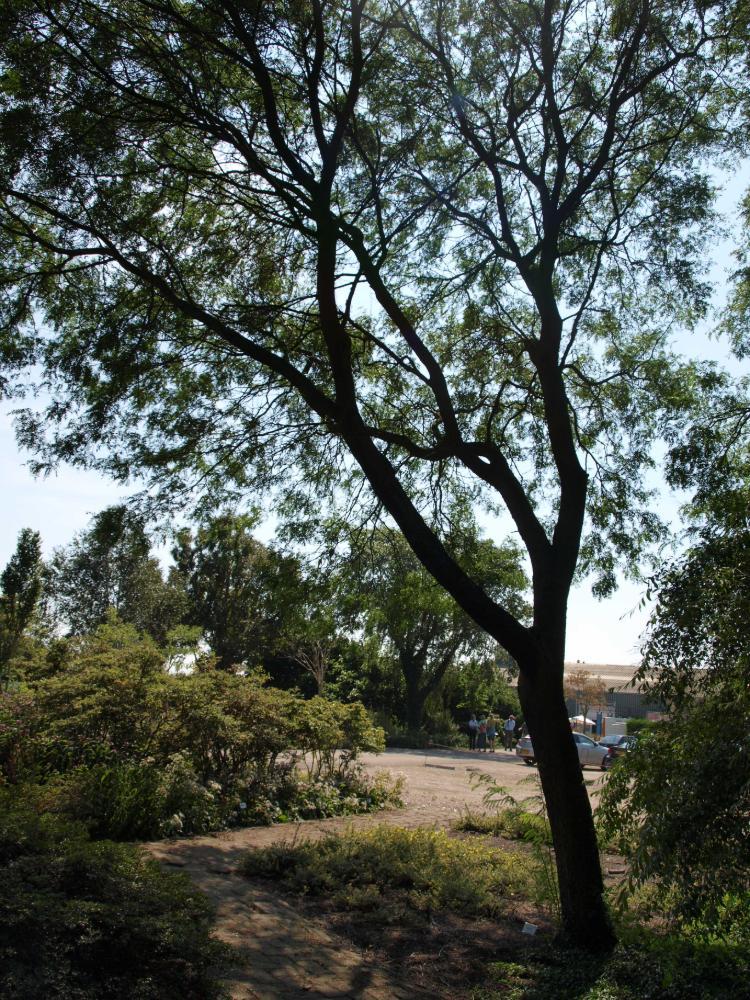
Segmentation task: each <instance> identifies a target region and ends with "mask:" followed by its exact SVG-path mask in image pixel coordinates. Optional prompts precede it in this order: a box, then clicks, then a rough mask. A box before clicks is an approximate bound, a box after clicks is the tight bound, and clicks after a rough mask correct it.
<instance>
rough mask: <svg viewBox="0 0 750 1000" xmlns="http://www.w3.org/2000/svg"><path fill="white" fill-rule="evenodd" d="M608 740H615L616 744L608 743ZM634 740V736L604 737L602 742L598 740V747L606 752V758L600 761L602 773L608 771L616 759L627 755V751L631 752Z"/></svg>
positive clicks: (635, 738)
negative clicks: (603, 748)
mask: <svg viewBox="0 0 750 1000" xmlns="http://www.w3.org/2000/svg"><path fill="white" fill-rule="evenodd" d="M609 740H613V741H614V740H616V742H611V743H610V742H608V741H609ZM636 740H637V737H636V736H618V737H614V736H605V737H604V739H603V740H600V742H599V746H601V747H605V748H606V750H607V756H606V757H605V758H604V760H602V771H608V770H609V769H610V767H612V765H613V764H614V762H615V761H616V760H617V758H618V757H621V756H622V755H623V754H624V753H627V751H628V750H632V749H633V747H634V746H635V744H636Z"/></svg>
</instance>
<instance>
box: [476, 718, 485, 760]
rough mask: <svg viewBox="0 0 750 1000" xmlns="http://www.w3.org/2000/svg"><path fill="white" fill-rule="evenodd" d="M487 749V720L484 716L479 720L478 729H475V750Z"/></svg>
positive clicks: (482, 750)
mask: <svg viewBox="0 0 750 1000" xmlns="http://www.w3.org/2000/svg"><path fill="white" fill-rule="evenodd" d="M486 749H487V720H486V719H485V717H484V716H482V718H481V719H480V720H479V729H478V730H477V750H479V751H480V752H481V753H484V752H485V750H486Z"/></svg>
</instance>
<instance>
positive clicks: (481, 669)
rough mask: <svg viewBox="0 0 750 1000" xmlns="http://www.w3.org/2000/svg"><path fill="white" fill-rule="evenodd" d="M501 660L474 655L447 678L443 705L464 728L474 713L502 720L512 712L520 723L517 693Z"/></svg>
mask: <svg viewBox="0 0 750 1000" xmlns="http://www.w3.org/2000/svg"><path fill="white" fill-rule="evenodd" d="M498 659H499V657H497V656H487V657H477V656H473V655H472V656H470V657H469V658H468V659H467V660H465V661H464V662H462V663H460V664H458V665H457V666H455V667H453V668H452V669H451V670H450V671H449V672H448V674H447V675H446V678H445V684H444V686H443V690H442V692H441V694H442V699H443V702H444V703H445V704H446V705H447V706H448V707H449V708H450V710H451V713H452V715H453V717H454V718H457V719H460V720H461V723H462V724H463V725H464V728H465V723H466V722H467V721H468V719H469V716H470V715H471V713H472V712H474V713H477V712H487V713H491V714H493V715H495V716H499V717H500V718H502V719H506V718H507V717H508V716H509V715H510V714H511V712H512V713H513V715H515V716H516V718H517V719H518V718H519V716H520V715H521V704H520V702H519V700H518V690H517V688H516V687H515V685H511V684H510V683H509V682H508V678H507V674H506V670H505V669H504V668H503V667H502V666H500V664H499V663H498Z"/></svg>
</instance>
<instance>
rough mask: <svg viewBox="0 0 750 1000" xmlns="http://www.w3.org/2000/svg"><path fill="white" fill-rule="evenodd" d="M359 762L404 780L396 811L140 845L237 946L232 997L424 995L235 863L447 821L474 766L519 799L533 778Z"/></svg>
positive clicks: (502, 761)
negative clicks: (348, 830)
mask: <svg viewBox="0 0 750 1000" xmlns="http://www.w3.org/2000/svg"><path fill="white" fill-rule="evenodd" d="M362 763H363V764H364V766H365V768H366V769H367V770H368V771H370V772H372V773H374V772H377V771H383V770H387V771H389V772H390V773H392V774H394V775H398V774H401V775H403V776H404V779H405V788H404V800H405V807H404V808H403V809H393V810H386V811H384V812H380V813H375V814H372V815H369V816H356V817H348V818H345V819H330V820H309V821H307V822H304V823H294V824H283V825H279V826H272V827H248V828H245V829H241V830H232V831H228V832H225V833H219V834H214V835H212V836H205V837H193V838H189V839H185V840H171V841H159V842H157V843H152V844H147V845H145V846H146V849H147V850H148V851H149V852H150V853H151V854H152V855H153V857H155V858H156V859H157V860H158V861H160V862H161V863H162V864H164V865H168V866H174V867H177V868H180V869H181V870H183V871H185V872H186V873H187V874H188V875H189V876H190V877H191V879H192V880H193V881H194V882H195V884H196V885H197V886H198V887H199V888H200V889H201V890H202V891H203V892H204V893H205V894H206V895H207V896H208V897H209V898H210V899H211V900H212V901H213V903H214V905H215V906H216V910H217V916H216V931H215V933H216V936H217V937H218V938H219V939H220V940H222V941H224V942H226V943H227V944H230V945H232V946H234V947H235V948H237V949H238V950H239V951H240V953H241V954H242V955H243V959H244V965H243V967H242V968H235V969H233V970H232V972H231V978H230V979H229V980H228V981H227V987H228V989H229V991H230V995H231V996H232V997H233V998H235V1000H249V998H252V1000H299V998H303V997H304V998H315V1000H317V998H327V1000H329V998H330V1000H332V998H341V1000H343V998H352V1000H354V998H356V1000H390V998H393V1000H401V998H406V997H424V998H425V1000H426V998H427V996H428V994H426V993H424V992H420V991H419V990H417V989H416V988H415V984H414V983H413V982H411V983H401V982H399V981H398V978H397V976H396V975H395V973H394V972H393V971H391V970H389V969H388V968H387V967H384V966H383V963H382V961H381V960H380V959H378V961H377V963H376V962H375V961H374V959H373V958H372V956H368V954H367V953H363V952H361V951H358V950H357V949H355V948H351V947H343V946H342V944H341V942H340V940H338V939H337V938H335V937H334V936H332V935H331V934H329V933H328V932H327V931H326V930H325V928H324V927H322V926H321V925H320V924H317V923H313V922H311V921H310V920H309V918H307V917H306V916H305V915H304V914H302V913H299V912H298V911H297V910H296V909H295V907H294V905H293V904H292V903H291V902H289V901H288V900H287V899H285V898H284V897H282V896H280V895H279V894H277V893H275V892H273V891H272V890H271V889H268V888H266V887H265V886H263V885H259V884H257V883H252V882H249V881H247V880H246V879H244V878H242V877H241V876H239V875H238V874H236V866H237V864H238V862H239V860H240V858H241V857H242V855H243V854H244V853H245V852H246V851H247V850H249V849H250V848H253V847H263V846H266V845H268V844H272V843H277V842H279V841H282V840H290V839H293V838H296V839H300V838H304V839H317V838H319V837H321V836H325V835H326V834H327V833H329V832H332V831H335V830H340V829H344V828H345V827H347V826H354V827H361V826H370V825H372V824H373V823H388V824H392V825H396V826H407V827H416V826H430V827H447V826H448V825H449V824H450V823H451V821H452V820H454V819H456V818H457V817H458V816H459V815H460V814H461V812H462V811H463V809H464V808H465V807H466V806H469V807H472V808H477V809H478V808H481V804H482V790H481V789H476V788H472V786H471V778H472V774H473V773H475V772H476V771H484V772H486V773H489V774H492V775H493V777H494V778H495V779H496V780H497V781H498V783H499V784H501V785H503V786H504V787H505V788H507V789H508V791H510V792H511V793H512V794H513V795H514V796H515V797H516V798H519V799H522V798H525V797H527V796H529V795H532V794H534V792H535V790H536V788H535V785H534V784H533V778H532V782H531V783H529V778H530V775H533V773H534V772H533V771H532V769H531V768H528V767H525V766H524V764H523V762H522V761H520V760H518V759H517V758H516V757H515V756H513V755H512V754H510V753H504V752H502V751H500V752H498V753H495V754H483V753H469V752H465V751H464V752H462V751H439V750H431V751H426V752H417V751H403V750H389V751H387V752H386V753H384V754H381V755H365V756H364V757H363V759H362ZM584 776H585V777H586V780H587V784H588V785H589V789H590V791H592V792H594V793H595V791H596V784H597V783H598V780H599V777H600V774H599V773H598V772H596V771H594V770H593V769H588V770H587V771H585V772H584ZM432 995H433V996H434V994H432Z"/></svg>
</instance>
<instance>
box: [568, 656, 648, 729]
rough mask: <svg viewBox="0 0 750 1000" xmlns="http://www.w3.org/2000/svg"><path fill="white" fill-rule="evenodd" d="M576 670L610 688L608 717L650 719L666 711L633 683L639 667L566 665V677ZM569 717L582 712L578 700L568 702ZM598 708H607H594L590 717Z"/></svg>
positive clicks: (627, 665)
mask: <svg viewBox="0 0 750 1000" xmlns="http://www.w3.org/2000/svg"><path fill="white" fill-rule="evenodd" d="M574 670H586V671H588V673H590V674H592V676H594V677H601V679H602V681H604V686H605V687H606V688H607V704H606V714H607V715H613V716H615V717H617V718H622V719H638V718H644V719H645V718H646V717H647V716H648V715H649V714H650V713H660V712H663V711H664V705H662V704H661V702H659V701H656V700H654V698H652V697H650V696H648V695H645V694H643V692H642V691H641V689H640V685H639V684H638V683H633V675H634V674H635V672H636V671H637V670H638V664H637V663H629V664H620V663H585V662H583V661H576V662H572V663H566V664H565V673H566V674H567V673H568V672H571V671H574ZM566 704H567V706H568V714H569V715H571V716H572V715H575V713H576V712H577V711H578V708H577V706H576V701H575V698H568V699H567V701H566ZM597 708H601V709H602V710H604V709H605V706H604V705H602V706H595V705H592V706H591V708H590V709H589V715H591V712H592V711H596V709H597Z"/></svg>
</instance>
